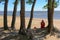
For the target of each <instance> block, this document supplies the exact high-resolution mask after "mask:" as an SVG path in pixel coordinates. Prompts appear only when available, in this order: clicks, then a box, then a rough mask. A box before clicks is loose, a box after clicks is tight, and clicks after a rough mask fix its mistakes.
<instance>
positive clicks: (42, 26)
mask: <svg viewBox="0 0 60 40" xmlns="http://www.w3.org/2000/svg"><path fill="white" fill-rule="evenodd" d="M42 28H45V22H44V20H42V21H41V29H42Z"/></svg>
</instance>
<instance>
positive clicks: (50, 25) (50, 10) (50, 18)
mask: <svg viewBox="0 0 60 40" xmlns="http://www.w3.org/2000/svg"><path fill="white" fill-rule="evenodd" d="M51 2H52V3H51ZM48 6H49V7H48V32H49V33H50V32H51V31H52V29H53V27H54V25H53V14H54V0H53V1H52V0H48Z"/></svg>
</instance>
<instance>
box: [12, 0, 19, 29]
mask: <svg viewBox="0 0 60 40" xmlns="http://www.w3.org/2000/svg"><path fill="white" fill-rule="evenodd" d="M17 4H18V0H16V1H15V3H14V10H13V15H12V23H11V28H12V30H13V29H14V28H15V27H14V26H15V20H16V12H17Z"/></svg>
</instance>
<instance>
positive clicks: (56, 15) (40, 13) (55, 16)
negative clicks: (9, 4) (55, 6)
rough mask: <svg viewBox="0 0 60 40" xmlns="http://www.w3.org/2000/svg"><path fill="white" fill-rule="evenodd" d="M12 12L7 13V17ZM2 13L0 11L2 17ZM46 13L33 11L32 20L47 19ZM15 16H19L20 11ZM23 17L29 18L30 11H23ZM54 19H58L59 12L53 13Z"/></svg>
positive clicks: (59, 16)
mask: <svg viewBox="0 0 60 40" xmlns="http://www.w3.org/2000/svg"><path fill="white" fill-rule="evenodd" d="M12 13H13V11H8V14H7V15H8V16H12ZM3 14H4V13H3V11H0V16H1V15H3ZM47 14H48V12H47V11H34V13H33V18H48V15H47ZM16 16H20V11H18V12H17V13H16ZM25 17H30V11H25ZM53 18H54V19H60V11H54V16H53Z"/></svg>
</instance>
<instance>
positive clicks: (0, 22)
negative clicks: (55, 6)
mask: <svg viewBox="0 0 60 40" xmlns="http://www.w3.org/2000/svg"><path fill="white" fill-rule="evenodd" d="M11 20H12V16H8V26H9V27H10V26H11ZM41 20H42V18H33V21H32V25H31V28H33V27H37V28H40V23H41ZM43 20H44V21H45V26H47V25H48V21H47V19H43ZM28 22H29V18H25V25H26V27H27V25H28ZM54 26H55V27H57V28H58V29H59V28H60V19H54ZM0 27H3V16H0ZM15 27H16V29H19V28H20V17H19V16H17V17H16V22H15Z"/></svg>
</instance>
